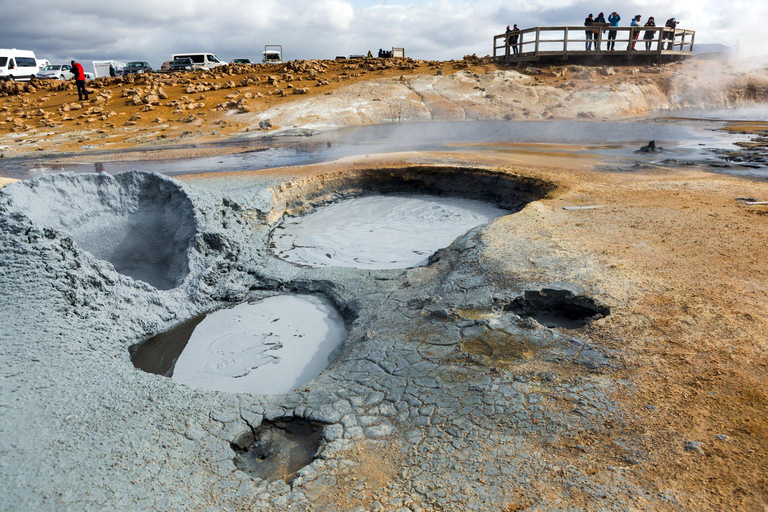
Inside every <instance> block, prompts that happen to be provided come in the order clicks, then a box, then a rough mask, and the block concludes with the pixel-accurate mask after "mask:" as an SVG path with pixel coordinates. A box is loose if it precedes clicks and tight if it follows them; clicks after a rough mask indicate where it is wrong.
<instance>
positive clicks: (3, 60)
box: [0, 57, 8, 68]
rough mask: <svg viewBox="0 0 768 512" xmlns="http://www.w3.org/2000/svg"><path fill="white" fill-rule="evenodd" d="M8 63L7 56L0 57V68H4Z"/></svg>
mask: <svg viewBox="0 0 768 512" xmlns="http://www.w3.org/2000/svg"><path fill="white" fill-rule="evenodd" d="M6 64H8V57H0V68H4V67H5V65H6Z"/></svg>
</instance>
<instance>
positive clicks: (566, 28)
mask: <svg viewBox="0 0 768 512" xmlns="http://www.w3.org/2000/svg"><path fill="white" fill-rule="evenodd" d="M563 51H564V52H567V51H568V27H565V34H563Z"/></svg>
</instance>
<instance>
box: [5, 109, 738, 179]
mask: <svg viewBox="0 0 768 512" xmlns="http://www.w3.org/2000/svg"><path fill="white" fill-rule="evenodd" d="M666 115H668V114H666ZM676 115H677V114H676ZM691 117H693V116H691ZM710 125H711V126H710ZM717 126H719V125H717V123H714V124H713V123H709V124H707V123H702V121H701V120H690V119H672V118H669V117H667V118H666V120H665V121H664V122H658V121H655V120H653V121H652V120H648V119H644V120H640V121H634V122H597V121H474V122H431V123H391V124H381V125H369V126H354V127H348V128H342V129H338V130H329V131H322V132H301V133H300V134H298V135H297V134H296V133H292V132H286V133H284V134H282V135H278V136H272V135H270V136H261V137H259V138H254V139H252V140H250V139H247V140H246V139H241V140H239V141H235V142H226V143H214V144H210V146H227V145H230V144H238V143H240V144H242V143H250V144H253V146H254V148H257V150H254V151H251V152H246V153H239V154H235V155H225V156H216V157H204V158H192V159H184V160H158V161H142V162H120V161H112V162H102V163H95V164H94V163H77V164H58V163H55V162H53V161H51V160H52V159H46V158H27V159H18V160H14V161H13V162H11V161H10V160H9V161H4V162H3V163H2V164H1V165H0V176H3V177H8V178H16V179H28V178H33V177H35V176H38V175H41V174H51V173H58V172H69V171H71V172H76V173H77V172H106V173H110V174H115V173H118V172H124V171H129V170H133V169H141V170H145V171H155V172H159V173H162V174H167V175H171V176H172V175H177V174H184V173H197V172H220V171H227V172H231V171H240V170H256V169H266V168H270V167H282V166H291V165H305V164H313V163H319V162H327V161H332V160H336V159H339V158H343V157H346V156H352V155H366V154H370V155H373V154H380V153H389V152H393V151H455V150H457V148H456V147H452V145H456V144H459V145H461V146H460V147H459V148H458V149H459V150H466V146H468V145H473V144H475V145H477V144H486V143H501V144H503V143H529V144H536V143H544V144H568V145H573V144H576V145H579V144H582V145H594V144H598V145H605V144H608V145H619V146H620V147H619V148H618V149H614V150H609V151H605V150H599V149H597V150H594V149H585V151H587V152H588V153H589V152H592V153H595V154H600V155H608V156H619V157H628V156H634V155H633V151H634V150H636V149H637V148H639V147H640V146H642V145H645V144H646V143H647V142H648V141H649V140H656V141H657V143H658V144H659V145H660V146H664V147H665V148H667V149H668V150H678V151H679V154H678V155H673V156H674V157H675V158H691V159H702V158H707V157H708V156H709V154H708V153H707V151H706V150H705V149H706V148H713V147H714V148H724V149H727V148H732V147H733V143H735V142H739V141H741V140H747V138H746V137H743V136H738V135H734V134H729V133H725V132H719V131H715V129H714V128H716V127H717ZM307 135H311V136H307ZM197 146H201V147H202V146H205V144H199V145H196V146H195V147H197ZM550 151H551V148H550ZM90 152H91V153H93V154H95V153H98V152H103V153H104V154H114V155H115V159H116V160H117V159H118V158H120V156H119V155H120V154H119V153H117V152H115V150H110V149H109V147H108V146H104V147H102V148H93V149H92V150H90ZM6 160H7V159H6Z"/></svg>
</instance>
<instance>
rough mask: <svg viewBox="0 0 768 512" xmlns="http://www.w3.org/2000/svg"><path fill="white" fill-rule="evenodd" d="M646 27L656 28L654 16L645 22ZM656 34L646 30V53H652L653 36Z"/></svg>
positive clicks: (644, 37)
mask: <svg viewBox="0 0 768 512" xmlns="http://www.w3.org/2000/svg"><path fill="white" fill-rule="evenodd" d="M643 26H644V27H655V26H656V22H655V21H653V16H651V17H650V18H648V21H646V22H645V25H643ZM655 34H656V32H654V31H653V30H646V31H645V35H644V36H643V39H645V51H647V52H649V51H651V44H652V42H653V36H654V35H655Z"/></svg>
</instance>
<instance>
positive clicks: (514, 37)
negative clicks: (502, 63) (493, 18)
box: [507, 24, 520, 55]
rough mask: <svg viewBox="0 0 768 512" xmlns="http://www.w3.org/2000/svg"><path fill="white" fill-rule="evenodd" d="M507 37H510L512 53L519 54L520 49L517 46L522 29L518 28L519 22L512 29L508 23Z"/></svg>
mask: <svg viewBox="0 0 768 512" xmlns="http://www.w3.org/2000/svg"><path fill="white" fill-rule="evenodd" d="M507 39H509V46H511V47H512V53H514V54H515V55H518V54H519V53H520V50H519V49H518V47H517V41H518V40H519V39H520V29H519V28H517V24H515V25H514V26H513V27H512V29H511V30H510V28H509V25H507Z"/></svg>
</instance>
